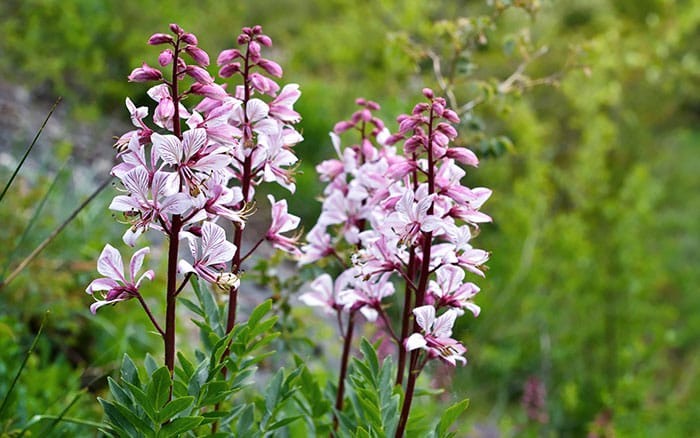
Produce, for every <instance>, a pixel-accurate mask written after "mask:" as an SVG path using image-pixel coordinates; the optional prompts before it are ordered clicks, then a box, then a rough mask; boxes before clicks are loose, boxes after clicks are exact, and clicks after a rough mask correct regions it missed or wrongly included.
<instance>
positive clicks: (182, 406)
mask: <svg viewBox="0 0 700 438" xmlns="http://www.w3.org/2000/svg"><path fill="white" fill-rule="evenodd" d="M193 403H194V397H192V396H189V395H188V396H185V397H179V398H175V399H172V400H170V401H169V402H168V403H167V404H166V405H165V406H164V407H163V409H161V410H160V412H158V420H157V421H158V423H165V422H166V421H168V420H170V419H171V418H172V417H174V416H176V415H177V414H179V413H181V412H183V411H185V410H187V409H188V408H189V407H190V406H192V404H193Z"/></svg>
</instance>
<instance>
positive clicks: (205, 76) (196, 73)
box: [185, 65, 214, 85]
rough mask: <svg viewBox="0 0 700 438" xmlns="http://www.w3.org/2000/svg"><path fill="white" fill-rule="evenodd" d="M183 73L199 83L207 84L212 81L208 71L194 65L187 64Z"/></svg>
mask: <svg viewBox="0 0 700 438" xmlns="http://www.w3.org/2000/svg"><path fill="white" fill-rule="evenodd" d="M185 73H187V74H188V75H189V76H191V77H192V78H193V79H194V80H195V81H197V82H199V83H200V84H204V85H207V84H211V83H212V82H214V78H213V77H211V75H210V74H209V72H208V71H206V70H204V69H203V68H202V67H197V66H196V65H188V66H187V68H186V69H185Z"/></svg>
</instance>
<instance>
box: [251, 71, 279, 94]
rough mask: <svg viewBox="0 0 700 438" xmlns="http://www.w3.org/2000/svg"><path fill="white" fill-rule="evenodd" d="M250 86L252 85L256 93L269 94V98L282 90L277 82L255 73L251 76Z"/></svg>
mask: <svg viewBox="0 0 700 438" xmlns="http://www.w3.org/2000/svg"><path fill="white" fill-rule="evenodd" d="M250 85H252V86H253V88H254V89H255V90H256V91H258V92H260V93H263V94H267V95H269V96H274V95H275V94H276V93H277V91H278V90H279V89H280V86H279V85H277V82H275V81H273V80H272V79H269V78H266V77H265V76H263V75H261V74H260V73H253V74H251V75H250Z"/></svg>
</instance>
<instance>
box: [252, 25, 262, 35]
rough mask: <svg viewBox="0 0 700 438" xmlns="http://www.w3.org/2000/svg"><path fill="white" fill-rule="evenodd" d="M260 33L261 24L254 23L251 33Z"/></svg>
mask: <svg viewBox="0 0 700 438" xmlns="http://www.w3.org/2000/svg"><path fill="white" fill-rule="evenodd" d="M261 33H262V26H261V25H259V24H256V25H255V26H253V35H260V34H261Z"/></svg>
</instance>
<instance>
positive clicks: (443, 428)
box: [435, 398, 469, 437]
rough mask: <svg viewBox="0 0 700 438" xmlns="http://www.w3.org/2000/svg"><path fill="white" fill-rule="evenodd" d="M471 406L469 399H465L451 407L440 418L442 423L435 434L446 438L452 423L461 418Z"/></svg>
mask: <svg viewBox="0 0 700 438" xmlns="http://www.w3.org/2000/svg"><path fill="white" fill-rule="evenodd" d="M468 406H469V399H468V398H465V399H464V400H462V401H460V402H458V403H455V404H454V405H452V406H450V407H449V408H447V410H445V413H443V414H442V417H441V418H440V422H439V423H438V425H437V427H436V429H435V432H436V433H437V436H438V437H445V436H446V433H447V430H448V429H449V428H450V426H451V425H452V423H454V422H455V420H457V418H459V416H460V415H461V414H462V412H464V411H465V410H466V409H467V407H468Z"/></svg>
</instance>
